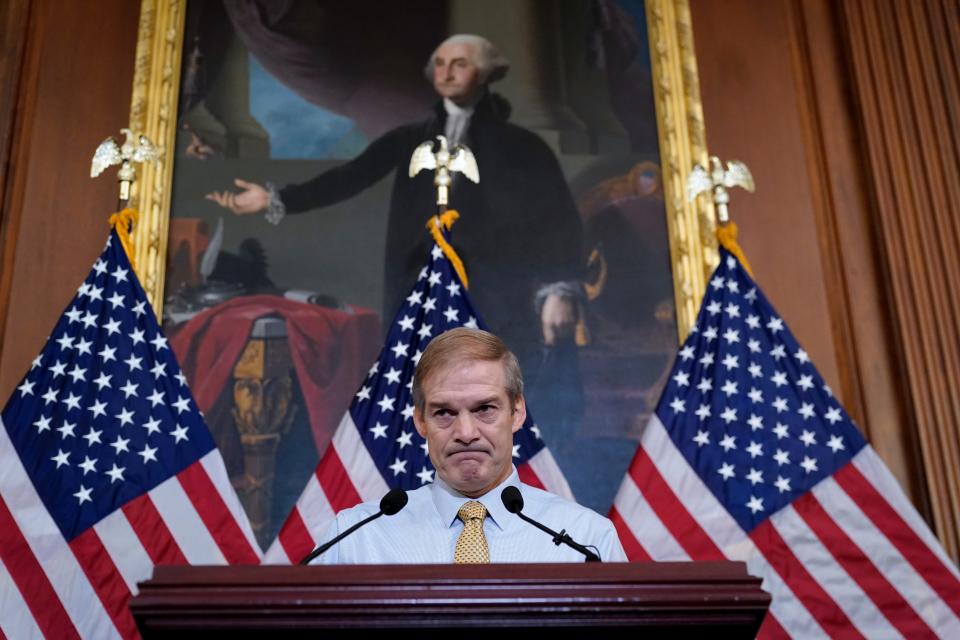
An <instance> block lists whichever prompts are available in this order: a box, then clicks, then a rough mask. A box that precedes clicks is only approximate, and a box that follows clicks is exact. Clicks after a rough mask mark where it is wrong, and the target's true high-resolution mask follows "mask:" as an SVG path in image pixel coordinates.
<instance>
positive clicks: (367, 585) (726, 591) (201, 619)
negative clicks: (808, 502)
mask: <svg viewBox="0 0 960 640" xmlns="http://www.w3.org/2000/svg"><path fill="white" fill-rule="evenodd" d="M760 582H761V581H760V579H759V578H755V577H753V576H750V575H748V574H747V571H746V566H745V565H744V564H743V563H741V562H724V561H717V562H661V563H656V562H647V563H642V562H641V563H603V564H598V563H577V564H487V565H451V564H431V565H336V566H315V567H300V566H292V567H291V566H231V567H212V566H210V567H207V566H199V567H197V566H158V567H156V568H155V570H154V575H153V578H151V579H150V580H148V581H146V582H143V583H141V584H140V593H139V594H138V595H137V596H135V597H134V598H133V599H132V600H131V602H130V609H131V611H132V612H133V614H134V618H135V619H136V620H137V624H138V625H139V627H140V629H141V632H142V633H143V634H144V636H145V637H150V636H152V635H162V634H167V633H171V632H175V631H178V630H185V631H197V630H248V631H249V630H260V631H265V630H285V631H293V630H298V631H303V630H318V629H330V628H336V629H340V630H345V631H354V632H358V633H359V632H360V631H361V630H367V631H370V630H373V629H385V628H411V629H413V628H416V629H421V630H422V629H433V630H441V629H450V628H454V627H500V628H528V629H529V628H535V627H543V626H549V627H579V626H591V627H599V628H625V627H643V628H646V629H648V630H649V629H655V630H659V631H667V630H670V631H671V633H672V632H673V631H674V630H676V628H680V629H684V630H686V633H692V634H694V635H699V634H702V633H704V632H709V631H711V630H713V631H715V630H721V631H723V635H724V636H736V637H753V636H754V635H755V634H756V632H757V629H758V628H759V626H760V623H761V622H762V620H763V616H764V615H765V613H766V610H767V608H768V607H769V604H770V596H769V594H767V593H766V592H764V591H763V590H762V589H761V588H760ZM682 635H684V634H681V636H682Z"/></svg>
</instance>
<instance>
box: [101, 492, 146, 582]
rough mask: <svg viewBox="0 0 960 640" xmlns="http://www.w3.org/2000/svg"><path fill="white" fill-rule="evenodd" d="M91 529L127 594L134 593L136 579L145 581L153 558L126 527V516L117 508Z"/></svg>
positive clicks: (130, 528)
mask: <svg viewBox="0 0 960 640" xmlns="http://www.w3.org/2000/svg"><path fill="white" fill-rule="evenodd" d="M93 528H94V530H95V531H96V532H97V536H99V537H100V543H101V544H103V547H104V549H106V550H107V553H108V554H109V555H110V558H111V560H113V564H114V565H116V567H117V571H118V572H119V573H120V576H121V577H122V578H123V581H124V582H125V583H126V584H127V589H129V590H130V593H131V594H136V593H137V582H140V581H142V580H146V579H147V578H149V577H150V574H151V573H152V572H153V561H152V560H151V559H150V556H149V555H148V554H147V550H146V549H144V548H143V543H141V542H140V538H138V537H137V534H136V532H134V530H133V527H131V526H130V521H129V520H127V516H126V515H125V514H124V513H123V510H122V509H117V510H116V511H114V512H112V513H111V514H110V515H108V516H107V517H106V518H104V519H103V520H101V521H100V522H98V523H97V524H95V525H94V526H93Z"/></svg>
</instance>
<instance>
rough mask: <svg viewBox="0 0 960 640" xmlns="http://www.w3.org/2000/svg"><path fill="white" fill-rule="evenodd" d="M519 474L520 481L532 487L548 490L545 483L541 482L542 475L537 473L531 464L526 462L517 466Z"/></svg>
mask: <svg viewBox="0 0 960 640" xmlns="http://www.w3.org/2000/svg"><path fill="white" fill-rule="evenodd" d="M517 475H518V476H520V482H523V483H524V484H528V485H530V486H531V487H536V488H537V489H543V490H544V491H546V490H547V488H546V487H545V486H543V483H542V482H540V476H538V475H537V472H536V471H534V470H533V467H531V466H530V465H529V464H527V463H524V464H522V465H520V466H519V467H517Z"/></svg>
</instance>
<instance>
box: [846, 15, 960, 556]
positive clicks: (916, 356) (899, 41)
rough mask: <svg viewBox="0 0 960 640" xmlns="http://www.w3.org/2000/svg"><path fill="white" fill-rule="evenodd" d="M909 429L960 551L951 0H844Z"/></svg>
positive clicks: (959, 149)
mask: <svg viewBox="0 0 960 640" xmlns="http://www.w3.org/2000/svg"><path fill="white" fill-rule="evenodd" d="M842 10H843V11H842V13H843V18H844V25H845V31H844V33H845V40H846V42H847V43H848V45H849V49H850V67H851V71H852V73H851V82H852V85H853V87H854V90H855V91H854V92H855V95H856V96H857V98H858V103H859V113H860V116H861V118H862V120H861V122H860V125H861V126H860V130H861V133H862V135H863V143H864V145H863V146H864V151H865V159H866V162H865V164H866V167H867V172H868V175H869V176H870V177H871V185H872V189H871V194H872V195H873V198H874V207H873V212H874V219H875V221H876V223H875V224H876V225H877V228H878V230H879V235H880V238H881V242H882V246H883V256H884V264H885V265H886V268H887V273H888V289H889V294H890V302H891V305H892V307H893V310H894V314H895V321H896V326H897V329H898V331H897V338H898V340H897V344H898V346H899V347H900V350H901V356H902V360H903V366H904V368H905V370H906V376H905V378H904V381H903V382H904V386H905V389H906V390H907V391H908V393H909V398H910V410H911V414H912V418H913V420H912V426H913V427H915V429H916V435H917V437H918V440H919V444H920V449H921V452H922V457H923V469H924V478H925V480H926V484H927V487H928V489H929V494H930V501H931V506H932V516H933V524H934V528H935V530H936V531H937V533H938V535H939V536H940V539H941V540H942V541H943V543H944V546H945V547H946V548H947V550H948V551H949V552H950V553H951V554H952V556H953V557H954V559H957V558H958V556H960V431H958V425H960V394H958V391H960V3H957V2H956V1H955V0H918V1H915V2H897V1H896V0H888V1H885V2H875V1H873V0H870V1H867V0H846V1H845V2H843V3H842Z"/></svg>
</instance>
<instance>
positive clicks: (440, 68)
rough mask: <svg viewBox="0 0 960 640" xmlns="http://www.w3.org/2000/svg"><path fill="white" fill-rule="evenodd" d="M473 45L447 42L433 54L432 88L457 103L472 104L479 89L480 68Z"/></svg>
mask: <svg viewBox="0 0 960 640" xmlns="http://www.w3.org/2000/svg"><path fill="white" fill-rule="evenodd" d="M473 54H474V51H473V45H470V44H466V43H463V42H448V43H446V44H443V45H441V46H440V48H439V49H437V52H436V53H435V54H434V55H433V88H434V89H436V90H437V93H439V94H440V96H441V97H444V98H449V99H450V100H452V101H453V102H455V103H456V104H458V105H461V106H466V105H469V104H472V103H473V101H474V99H475V98H476V96H477V94H478V93H479V91H480V87H481V83H480V70H479V69H478V68H477V65H476V64H475V63H474V55H473Z"/></svg>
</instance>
